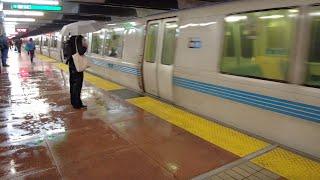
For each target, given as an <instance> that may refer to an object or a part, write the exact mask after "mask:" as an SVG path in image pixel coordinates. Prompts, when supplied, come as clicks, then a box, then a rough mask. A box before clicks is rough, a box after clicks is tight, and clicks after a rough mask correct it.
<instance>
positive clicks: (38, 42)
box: [34, 38, 40, 46]
mask: <svg viewBox="0 0 320 180" xmlns="http://www.w3.org/2000/svg"><path fill="white" fill-rule="evenodd" d="M34 43H35V45H36V46H39V45H40V39H39V38H35V40H34Z"/></svg>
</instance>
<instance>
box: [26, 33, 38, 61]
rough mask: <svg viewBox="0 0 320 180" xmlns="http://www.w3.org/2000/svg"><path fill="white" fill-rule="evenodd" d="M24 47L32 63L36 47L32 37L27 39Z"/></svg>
mask: <svg viewBox="0 0 320 180" xmlns="http://www.w3.org/2000/svg"><path fill="white" fill-rule="evenodd" d="M26 49H27V51H28V54H29V56H30V60H31V63H33V57H34V51H35V49H36V44H35V43H34V42H33V39H32V38H30V39H29V41H28V42H27V45H26Z"/></svg>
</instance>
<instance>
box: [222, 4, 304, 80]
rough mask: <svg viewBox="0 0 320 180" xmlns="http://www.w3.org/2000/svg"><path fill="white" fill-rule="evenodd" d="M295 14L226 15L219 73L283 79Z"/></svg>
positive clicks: (284, 12)
mask: <svg viewBox="0 0 320 180" xmlns="http://www.w3.org/2000/svg"><path fill="white" fill-rule="evenodd" d="M298 13H299V11H298V9H282V10H269V11H261V12H252V13H245V14H237V15H231V16H228V17H226V18H225V22H226V28H225V29H226V30H225V40H224V53H223V58H222V60H221V64H220V68H221V72H222V73H227V74H234V75H239V76H247V77H256V78H262V79H269V80H276V81H286V76H287V72H288V64H289V54H290V49H291V45H292V44H293V37H294V35H295V27H296V17H297V14H298Z"/></svg>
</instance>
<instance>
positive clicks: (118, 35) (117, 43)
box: [107, 28, 125, 58]
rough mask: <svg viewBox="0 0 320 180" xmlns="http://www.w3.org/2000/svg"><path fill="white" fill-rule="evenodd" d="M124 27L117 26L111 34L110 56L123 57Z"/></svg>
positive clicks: (109, 43)
mask: <svg viewBox="0 0 320 180" xmlns="http://www.w3.org/2000/svg"><path fill="white" fill-rule="evenodd" d="M124 30H125V29H124V28H115V29H113V31H112V32H111V33H110V34H109V38H110V40H109V41H108V53H107V54H108V56H110V57H115V58H122V50H123V34H124Z"/></svg>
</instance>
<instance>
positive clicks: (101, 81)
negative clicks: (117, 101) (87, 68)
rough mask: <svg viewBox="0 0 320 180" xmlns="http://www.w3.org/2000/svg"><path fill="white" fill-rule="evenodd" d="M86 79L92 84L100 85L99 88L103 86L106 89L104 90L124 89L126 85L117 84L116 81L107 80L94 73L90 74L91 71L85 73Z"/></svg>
mask: <svg viewBox="0 0 320 180" xmlns="http://www.w3.org/2000/svg"><path fill="white" fill-rule="evenodd" d="M84 79H85V80H86V81H88V82H89V83H91V84H92V85H94V86H96V87H98V88H101V89H104V90H108V91H110V90H117V89H123V88H124V87H122V86H120V85H118V84H116V83H113V82H110V81H107V80H104V79H102V78H100V77H97V76H94V75H92V74H89V73H85V75H84Z"/></svg>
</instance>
